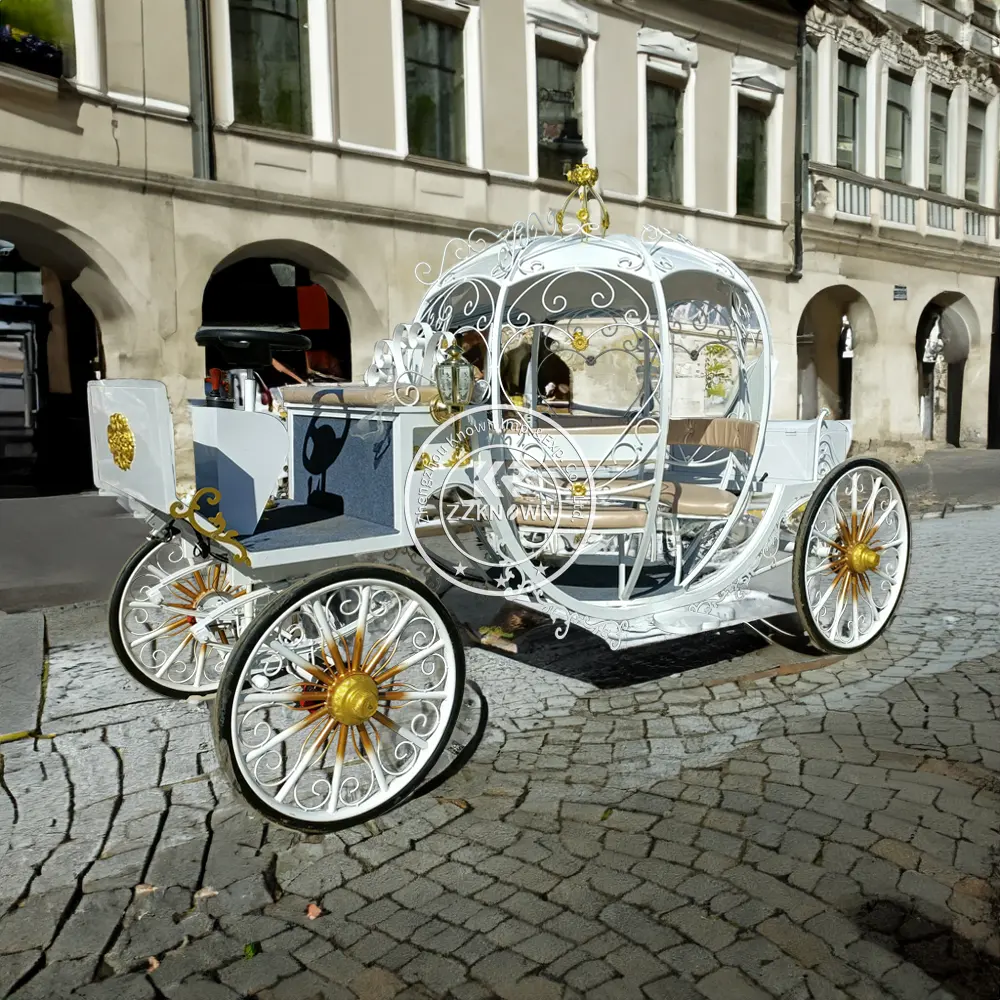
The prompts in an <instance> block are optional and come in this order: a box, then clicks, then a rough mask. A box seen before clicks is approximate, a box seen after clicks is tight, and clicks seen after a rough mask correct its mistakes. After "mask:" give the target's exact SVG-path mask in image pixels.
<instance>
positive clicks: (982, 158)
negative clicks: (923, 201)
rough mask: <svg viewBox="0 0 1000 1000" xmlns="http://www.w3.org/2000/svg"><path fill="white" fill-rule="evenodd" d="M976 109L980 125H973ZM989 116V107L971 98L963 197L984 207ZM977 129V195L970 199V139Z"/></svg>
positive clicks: (966, 139)
mask: <svg viewBox="0 0 1000 1000" xmlns="http://www.w3.org/2000/svg"><path fill="white" fill-rule="evenodd" d="M973 108H975V109H976V110H977V111H978V112H980V114H981V115H982V119H981V122H980V123H979V124H978V125H975V126H974V125H973V124H972V111H973ZM988 114H989V105H988V104H986V103H984V102H983V101H980V100H978V99H977V98H975V97H970V98H969V107H968V115H967V119H966V128H965V179H964V190H963V195H964V198H965V200H966V201H971V202H973V203H975V204H977V205H983V204H985V202H984V201H983V198H984V196H985V194H986V190H985V188H986V130H987V128H986V123H987V116H988ZM974 128H975V130H976V131H978V132H979V162H978V164H977V165H976V166H977V169H976V188H977V191H976V195H975V197H969V139H970V137H971V135H972V131H973V129H974Z"/></svg>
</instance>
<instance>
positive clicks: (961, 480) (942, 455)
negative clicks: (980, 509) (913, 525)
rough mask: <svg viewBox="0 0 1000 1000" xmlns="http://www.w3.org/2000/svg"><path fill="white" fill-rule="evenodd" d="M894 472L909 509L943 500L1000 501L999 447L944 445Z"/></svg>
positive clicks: (935, 507) (932, 505)
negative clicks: (988, 448) (902, 489)
mask: <svg viewBox="0 0 1000 1000" xmlns="http://www.w3.org/2000/svg"><path fill="white" fill-rule="evenodd" d="M897 472H898V473H899V478H900V480H901V481H902V483H903V487H904V489H905V490H906V494H907V499H908V500H909V502H910V509H911V511H912V512H924V511H928V510H941V509H942V507H943V506H944V505H945V504H948V505H949V506H954V505H955V504H976V505H979V504H990V505H996V504H1000V450H996V451H986V450H985V449H981V448H944V449H941V450H940V451H929V452H927V454H926V455H925V456H924V460H923V461H922V462H918V463H916V464H913V465H901V466H899V467H898V469H897Z"/></svg>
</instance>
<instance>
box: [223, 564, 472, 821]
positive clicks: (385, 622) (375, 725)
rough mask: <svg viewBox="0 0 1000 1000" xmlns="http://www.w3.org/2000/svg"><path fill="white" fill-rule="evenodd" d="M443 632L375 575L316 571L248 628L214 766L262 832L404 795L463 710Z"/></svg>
mask: <svg viewBox="0 0 1000 1000" xmlns="http://www.w3.org/2000/svg"><path fill="white" fill-rule="evenodd" d="M464 686H465V655H464V651H463V649H462V643H461V640H460V638H459V635H458V631H457V629H456V627H455V624H454V622H453V621H452V620H451V618H450V616H449V615H448V612H447V611H445V609H444V607H443V606H442V604H441V602H440V601H439V600H438V598H437V597H435V595H434V594H433V593H432V592H431V590H430V589H429V588H428V587H427V586H425V585H424V584H423V583H421V582H420V581H418V580H416V579H414V578H413V577H411V576H409V575H407V574H405V573H402V572H400V571H398V570H394V569H390V568H388V567H374V566H352V567H345V568H342V569H335V570H328V571H326V572H324V573H320V574H318V575H317V576H314V577H312V578H311V579H309V580H306V581H304V582H302V583H299V584H298V585H296V586H294V587H292V588H290V589H289V590H287V591H285V592H284V593H283V594H282V595H281V596H280V597H279V598H277V599H275V600H274V602H273V603H271V604H269V605H268V606H267V608H266V609H265V610H263V611H262V612H261V614H260V615H259V616H258V617H257V618H256V619H255V620H254V621H253V622H252V623H251V625H250V626H249V627H248V628H247V630H246V632H245V633H244V635H243V636H242V637H241V638H240V641H239V643H238V644H237V646H236V649H235V650H234V651H233V654H232V656H231V657H230V659H229V661H228V663H227V664H226V667H225V670H224V671H223V675H222V681H221V683H220V685H219V693H218V697H217V703H216V713H215V718H214V720H213V723H214V726H213V728H214V733H215V740H216V749H217V751H218V756H219V761H220V763H221V765H222V767H223V769H224V770H225V772H226V774H227V775H228V777H229V779H230V781H231V782H232V783H233V785H234V786H235V788H236V789H237V790H238V791H239V792H240V793H241V794H242V795H243V797H244V798H245V799H246V800H247V802H248V803H249V804H250V805H251V806H253V808H254V809H256V810H257V811H258V812H259V813H261V814H262V815H263V816H265V817H266V818H267V819H269V820H271V821H272V822H275V823H279V824H281V825H283V826H286V827H290V828H291V829H294V830H299V831H304V832H309V833H327V832H330V831H333V830H339V829H342V828H344V827H347V826H353V825H355V824H358V823H363V822H364V821H365V820H368V819H371V818H372V817H374V816H376V815H378V814H379V813H382V812H384V811H386V810H387V809H390V808H392V807H393V806H394V805H396V804H397V803H399V802H401V801H402V800H403V799H405V798H407V797H408V796H409V795H411V794H413V792H414V791H416V789H417V788H418V786H419V785H420V784H421V782H422V781H423V780H424V778H425V776H426V775H428V774H429V773H430V770H431V768H432V767H433V766H434V764H435V762H436V761H437V759H438V757H439V756H440V754H441V752H442V750H444V749H445V746H446V744H447V743H448V740H449V738H450V736H451V733H452V730H453V729H454V727H455V722H456V720H457V718H458V714H459V711H460V710H461V707H462V695H463V689H464Z"/></svg>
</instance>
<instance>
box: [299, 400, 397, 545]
mask: <svg viewBox="0 0 1000 1000" xmlns="http://www.w3.org/2000/svg"><path fill="white" fill-rule="evenodd" d="M369 417H370V411H362V412H360V413H352V412H351V411H350V410H345V411H344V412H343V415H341V414H339V413H338V414H333V415H327V414H326V413H323V414H319V415H315V416H311V415H309V414H304V413H302V414H299V413H296V414H294V415H293V416H292V421H293V423H292V448H291V454H290V455H289V474H290V476H291V479H292V488H293V491H294V495H295V498H296V500H297V502H299V503H308V504H311V505H314V506H317V507H322V508H324V509H326V510H327V511H336V512H337V513H340V514H343V515H344V516H345V517H354V518H361V519H362V520H364V521H367V522H370V523H374V524H377V525H383V526H385V527H387V528H394V527H395V523H394V518H393V506H394V505H393V499H394V492H395V488H396V484H395V482H394V477H393V468H392V465H393V463H392V446H393V439H392V436H393V430H394V428H393V424H392V422H391V421H384V422H377V421H373V420H370V419H369Z"/></svg>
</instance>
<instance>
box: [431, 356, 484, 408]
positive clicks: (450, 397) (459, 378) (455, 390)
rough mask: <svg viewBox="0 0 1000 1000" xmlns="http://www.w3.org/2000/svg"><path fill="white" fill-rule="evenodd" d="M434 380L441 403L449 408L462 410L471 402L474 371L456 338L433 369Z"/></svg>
mask: <svg viewBox="0 0 1000 1000" xmlns="http://www.w3.org/2000/svg"><path fill="white" fill-rule="evenodd" d="M434 380H435V381H436V382H437V388H438V394H439V395H440V397H441V403H442V404H443V405H444V406H447V407H448V408H449V409H450V410H463V409H465V407H467V406H469V404H470V403H471V402H472V393H473V390H474V389H475V387H476V371H475V369H474V368H473V367H472V365H471V364H470V363H469V362H468V361H466V360H465V357H464V355H463V354H462V348H461V347H459V346H458V341H457V340H456V341H455V342H454V343H453V344H452V345H451V347H449V348H448V351H447V353H446V355H445V360H444V361H442V362H441V363H440V364H439V365H438V366H437V368H436V369H435V371H434Z"/></svg>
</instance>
